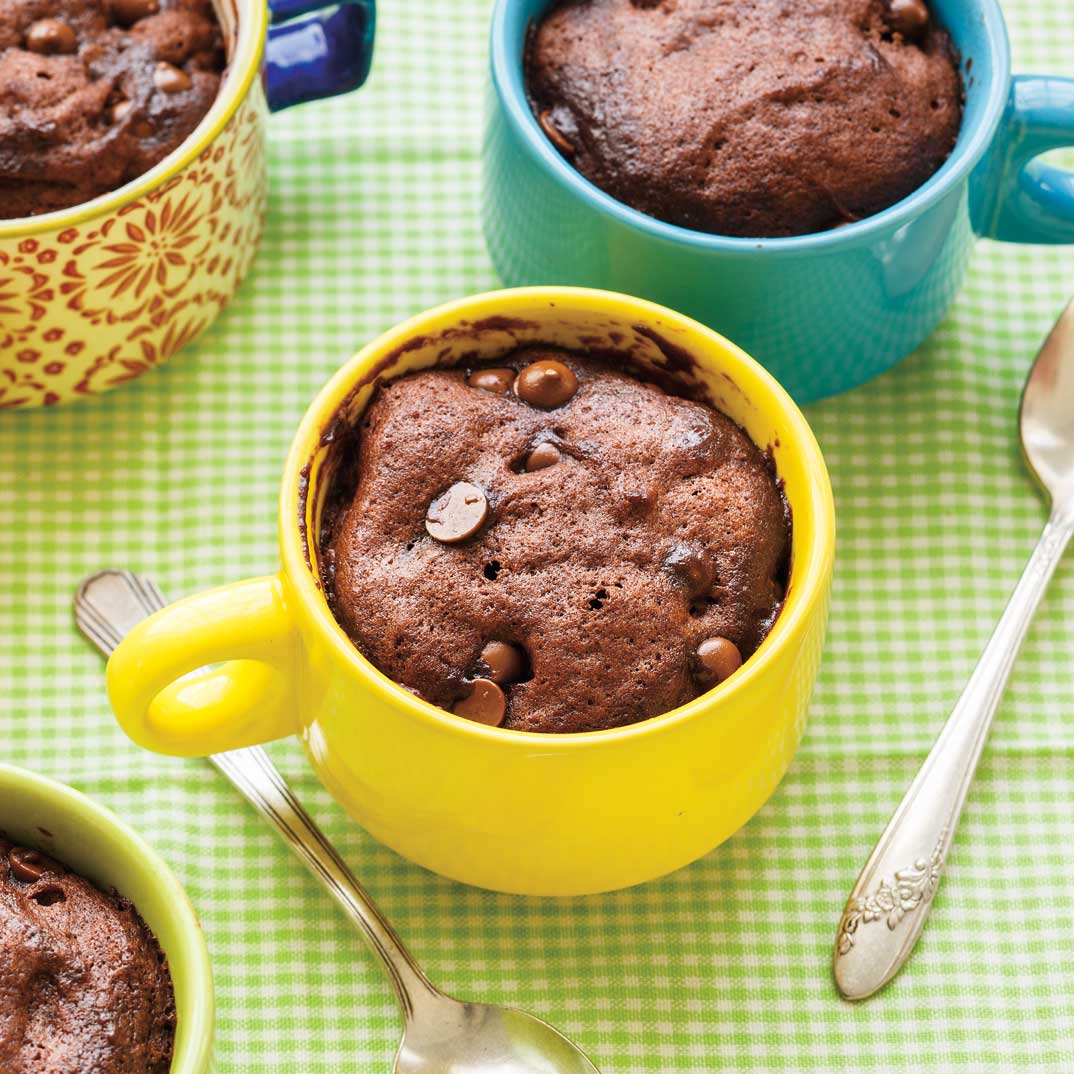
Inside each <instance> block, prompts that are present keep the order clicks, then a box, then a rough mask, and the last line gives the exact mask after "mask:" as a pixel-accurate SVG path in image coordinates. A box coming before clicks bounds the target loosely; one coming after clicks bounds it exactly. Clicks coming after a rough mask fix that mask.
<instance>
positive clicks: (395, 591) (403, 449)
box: [321, 347, 790, 732]
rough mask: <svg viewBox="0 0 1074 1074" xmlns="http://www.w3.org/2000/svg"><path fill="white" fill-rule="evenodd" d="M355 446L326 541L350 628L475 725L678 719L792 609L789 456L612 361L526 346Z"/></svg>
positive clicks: (538, 727) (384, 663)
mask: <svg viewBox="0 0 1074 1074" xmlns="http://www.w3.org/2000/svg"><path fill="white" fill-rule="evenodd" d="M351 439H352V441H353V445H354V446H353V448H352V449H351V450H350V452H349V454H348V457H347V461H346V462H345V463H344V464H343V465H342V466H341V469H340V472H339V473H337V474H336V477H335V482H336V493H335V498H336V501H337V506H336V508H335V509H334V510H333V511H330V512H328V516H327V521H326V523H325V528H324V532H323V534H322V540H321V548H322V570H323V574H324V579H325V588H326V592H327V593H328V596H329V599H330V603H331V605H332V608H333V611H334V613H335V615H336V617H337V618H338V620H339V622H340V624H341V625H342V626H343V628H344V630H345V631H346V632H347V634H348V635H349V636H350V638H351V639H352V641H353V642H354V644H355V645H356V646H357V648H358V649H359V650H360V651H361V652H362V653H363V654H364V655H365V656H366V657H367V658H368V659H369V660H370V661H371V662H372V663H373V664H374V665H376V666H377V667H378V668H379V669H380V670H381V671H383V672H384V673H385V674H386V675H388V676H390V677H391V678H393V679H395V680H396V681H397V682H399V683H401V684H402V685H404V686H406V687H407V688H409V689H410V690H412V691H413V692H415V693H417V694H419V695H420V696H421V697H423V698H425V699H426V700H428V701H430V702H432V703H433V704H435V705H438V706H440V707H442V708H445V709H448V710H449V711H455V712H456V713H458V714H459V715H462V716H465V717H468V718H470V719H477V720H479V721H481V722H484V723H489V724H498V725H501V726H504V727H507V728H514V729H517V730H525V731H542V732H573V731H592V730H599V729H604V728H610V727H616V726H621V725H624V724H630V723H634V722H636V721H639V720H644V719H647V718H649V717H652V716H657V715H659V714H661V713H663V712H666V711H668V710H670V709H673V708H675V707H676V706H678V705H680V704H683V703H684V702H686V701H689V700H690V699H692V698H694V697H696V696H698V695H699V694H700V693H703V692H704V691H705V690H707V689H709V688H710V687H711V686H713V685H715V684H716V683H717V682H719V681H721V680H722V679H723V678H726V677H727V676H728V675H730V674H733V672H734V670H735V669H736V668H737V666H738V664H739V663H741V661H742V659H746V658H748V657H749V656H750V654H752V653H753V652H754V650H755V649H756V648H757V646H758V645H759V644H760V642H761V641H762V640H763V639H764V637H765V636H766V634H767V633H768V631H769V629H770V628H771V625H772V623H773V622H774V620H775V618H776V616H777V615H778V613H779V610H780V608H781V607H782V601H783V583H784V578H785V572H786V569H787V562H788V555H789V546H790V519H789V515H788V511H787V507H786V504H785V501H784V499H783V496H782V493H781V491H780V489H779V487H778V485H777V481H776V479H775V476H774V473H773V469H772V465H771V462H770V460H769V458H768V457H767V456H766V455H765V454H764V453H762V452H761V451H760V450H759V449H758V448H757V446H756V445H755V444H753V442H752V441H751V440H750V439H749V438H748V436H747V435H746V434H745V433H744V432H743V431H742V430H741V429H740V428H739V427H738V426H737V425H735V424H734V423H733V422H732V421H731V420H730V419H729V418H727V417H726V416H724V415H723V414H721V413H719V412H717V411H716V410H714V409H712V408H711V407H709V406H706V405H703V404H701V403H699V402H694V401H692V400H689V399H685V398H681V397H678V396H674V395H669V394H666V393H665V392H664V391H663V390H662V389H661V388H660V387H658V386H656V385H655V384H652V383H648V382H645V381H642V380H639V379H637V378H636V377H634V376H631V375H628V374H626V373H624V372H622V371H620V370H619V369H617V368H614V367H613V366H612V365H610V364H607V363H606V362H605V361H603V360H600V359H597V358H594V357H590V356H585V355H579V354H574V353H569V352H565V351H561V350H556V349H553V348H549V347H526V348H523V349H520V350H517V351H515V352H513V353H511V354H509V355H507V356H505V357H503V358H501V359H499V360H498V361H497V362H495V363H494V364H493V365H492V366H490V367H484V368H480V369H474V370H451V369H434V370H428V371H424V372H417V373H411V374H408V375H405V376H402V377H400V378H398V379H396V380H393V381H390V382H388V383H386V384H384V385H382V386H381V387H380V388H379V389H378V392H377V394H376V395H375V397H374V398H373V400H372V401H371V403H370V404H369V406H368V407H367V409H366V411H365V413H364V415H363V416H362V419H361V422H360V425H359V426H358V427H357V429H355V430H354V433H353V435H352V438H351ZM706 643H708V644H706Z"/></svg>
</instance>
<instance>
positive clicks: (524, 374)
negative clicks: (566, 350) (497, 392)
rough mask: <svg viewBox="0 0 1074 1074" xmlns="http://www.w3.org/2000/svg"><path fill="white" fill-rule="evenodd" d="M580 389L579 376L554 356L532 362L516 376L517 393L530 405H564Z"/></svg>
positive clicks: (546, 406)
mask: <svg viewBox="0 0 1074 1074" xmlns="http://www.w3.org/2000/svg"><path fill="white" fill-rule="evenodd" d="M576 391H578V378H577V377H576V376H575V375H574V372H573V371H572V370H571V368H570V367H569V366H567V365H564V364H563V363H562V362H557V361H556V360H555V359H554V358H545V359H542V360H541V361H539V362H532V363H530V365H528V366H526V368H525V369H523V370H522V371H521V372H520V373H519V374H518V376H517V377H515V395H517V396H518V397H519V399H521V400H522V401H523V402H526V403H529V404H530V406H535V407H539V408H540V409H541V410H552V409H554V408H555V407H557V406H563V404H564V403H566V402H568V401H569V400H570V399H572V398H573V397H574V393H575V392H576Z"/></svg>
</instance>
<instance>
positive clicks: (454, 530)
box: [425, 481, 489, 544]
mask: <svg viewBox="0 0 1074 1074" xmlns="http://www.w3.org/2000/svg"><path fill="white" fill-rule="evenodd" d="M488 513H489V502H488V500H487V499H486V498H485V494H484V492H482V490H481V489H480V488H478V487H477V485H472V484H471V483H470V482H469V481H457V482H456V483H455V484H454V485H452V486H451V488H449V489H448V490H447V492H442V493H441V494H440V495H439V496H437V498H436V499H435V500H433V502H432V503H431V504H429V510H428V511H427V512H426V514H425V528H426V530H428V531H429V536H430V537H435V538H436V539H437V540H438V541H443V542H444V543H445V544H454V543H455V542H456V541H465V540H466V538H467V537H470V536H472V535H473V534H475V533H476V532H477V531H478V530H479V529H480V528H481V526H482V524H483V523H484V521H485V518H486V517H487V516H488Z"/></svg>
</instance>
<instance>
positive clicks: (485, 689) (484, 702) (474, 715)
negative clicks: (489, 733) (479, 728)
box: [451, 679, 507, 727]
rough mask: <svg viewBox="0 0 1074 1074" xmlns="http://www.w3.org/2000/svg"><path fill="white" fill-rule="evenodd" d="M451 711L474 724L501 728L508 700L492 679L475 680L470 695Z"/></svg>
mask: <svg viewBox="0 0 1074 1074" xmlns="http://www.w3.org/2000/svg"><path fill="white" fill-rule="evenodd" d="M451 711H452V712H454V713H455V715H456V716H462V717H463V718H464V719H466V720H473V721H474V723H483V724H486V725H487V726H489V727H499V726H500V724H501V723H503V718H504V715H505V714H506V712H507V698H506V697H504V695H503V691H502V690H501V689H500V688H499V687H498V686H497V685H496V684H495V683H494V682H493V681H492V680H491V679H475V680H474V681H473V683H472V684H471V687H470V693H469V694H468V695H467V696H466V697H464V698H463V699H462V700H461V701H456V702H455V706H454V708H453V709H452V710H451Z"/></svg>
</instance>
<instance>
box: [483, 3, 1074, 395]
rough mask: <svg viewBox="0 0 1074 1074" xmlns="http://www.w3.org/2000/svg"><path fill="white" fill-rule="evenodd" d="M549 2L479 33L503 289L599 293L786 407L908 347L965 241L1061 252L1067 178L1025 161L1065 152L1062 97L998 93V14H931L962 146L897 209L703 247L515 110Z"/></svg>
mask: <svg viewBox="0 0 1074 1074" xmlns="http://www.w3.org/2000/svg"><path fill="white" fill-rule="evenodd" d="M548 6H549V3H548V0H499V2H498V4H497V6H496V10H495V14H494V16H493V25H492V42H491V68H492V69H491V82H490V89H489V94H488V106H487V111H488V124H487V131H486V139H485V146H484V195H483V216H484V227H485V237H486V241H487V243H488V248H489V253H490V254H491V256H492V260H493V262H494V263H495V265H496V268H497V270H498V271H499V274H500V276H501V277H502V279H503V280H504V282H505V283H507V284H509V285H518V284H540V283H569V284H581V285H587V286H593V287H609V288H613V289H615V290H620V291H626V292H629V293H631V294H637V295H642V296H644V297H646V298H649V299H652V300H654V301H656V302H663V303H665V304H667V305H669V306H672V307H673V308H675V309H678V310H681V311H682V312H684V313H686V314H688V315H690V316H693V317H696V318H697V319H698V320H700V321H702V322H704V323H705V324H708V325H710V326H712V327H713V328H716V329H718V330H719V331H720V332H722V333H724V334H725V335H726V336H728V337H729V338H730V339H732V340H734V341H735V342H736V343H738V344H740V345H741V346H743V347H744V348H745V349H746V350H748V351H749V352H750V353H751V354H753V356H754V357H755V358H757V359H758V360H759V361H760V362H762V363H763V364H764V365H765V366H766V367H767V368H768V369H769V370H770V371H771V372H772V373H773V374H774V375H775V376H776V378H777V379H778V380H779V381H780V382H781V383H782V384H783V385H784V387H785V388H787V390H788V391H789V392H790V393H791V394H792V395H793V396H794V398H795V399H797V400H798V401H799V402H806V401H809V400H812V399H818V398H821V397H823V396H828V395H834V394H836V393H837V392H842V391H846V390H847V389H849V388H853V387H854V386H855V385H858V384H861V383H863V382H864V381H866V380H869V379H870V378H872V377H875V376H877V375H878V374H879V373H881V372H883V371H884V370H885V369H887V368H889V367H890V366H891V365H893V364H894V363H895V362H897V361H898V360H899V359H900V358H902V357H903V356H905V355H906V354H908V353H909V352H910V351H912V350H913V349H914V348H915V347H917V346H918V344H920V343H921V342H922V341H923V340H924V339H925V337H926V336H928V335H929V333H930V332H931V331H932V330H933V329H934V328H935V327H936V325H937V324H938V323H939V321H940V320H941V319H942V318H943V316H944V314H945V313H946V311H947V309H948V307H949V306H950V304H951V302H952V300H953V299H954V297H955V294H956V292H957V291H958V289H959V287H960V285H961V283H962V280H963V277H964V275H965V271H966V265H967V262H968V259H969V256H970V253H971V251H972V248H973V244H974V241H975V239H976V238H977V237H978V236H981V235H985V236H990V237H994V238H998V239H1003V240H1006V241H1010V242H1038V243H1039V242H1074V174H1072V173H1070V172H1067V171H1063V170H1061V169H1060V168H1057V167H1055V166H1051V165H1047V164H1044V163H1041V162H1039V161H1036V160H1035V159H1034V158H1036V157H1037V156H1039V155H1040V154H1042V153H1044V152H1046V151H1047V150H1049V149H1054V148H1056V147H1059V146H1069V145H1072V144H1074V80H1071V79H1066V78H1053V77H1027V76H1022V77H1018V78H1015V79H1013V81H1012V79H1011V75H1010V48H1009V44H1008V40H1007V31H1006V27H1005V25H1004V22H1003V16H1002V14H1001V12H1000V9H999V5H998V3H997V2H996V0H932V2H931V6H932V9H933V11H934V12H935V13H936V15H937V16H938V17H939V19H940V21H941V22H942V23H943V24H944V25H945V26H947V27H948V28H949V29H950V31H951V35H952V37H953V38H954V41H955V44H956V45H957V47H958V50H959V52H960V55H961V64H962V71H963V77H964V82H965V86H966V107H965V115H964V119H963V125H962V131H961V134H960V137H959V140H958V144H957V146H956V148H955V151H954V152H953V153H952V155H951V157H950V158H949V159H948V160H947V162H946V163H945V164H944V166H943V167H942V168H941V169H940V171H939V172H937V174H936V175H935V176H933V177H932V178H931V179H930V180H929V181H928V182H927V183H926V184H925V185H924V186H922V187H921V188H920V189H919V190H917V191H916V192H915V193H914V194H912V195H911V196H910V197H908V198H906V199H905V200H903V201H901V202H899V203H898V204H897V205H895V206H893V207H892V208H890V209H887V210H885V211H884V212H881V213H878V214H877V215H875V216H871V217H869V218H867V219H865V220H862V221H859V222H857V223H854V224H851V225H848V226H846V227H843V228H839V229H837V230H834V231H829V232H823V233H818V234H813V235H806V236H802V237H800V238H785V239H739V238H726V237H721V236H715V235H707V234H704V233H701V232H696V231H690V230H687V229H685V228H681V227H677V226H674V225H671V224H665V223H662V222H661V221H658V220H654V219H653V218H652V217H648V216H645V215H644V214H642V213H640V212H637V211H635V210H633V209H631V208H628V207H627V206H625V205H623V204H622V203H620V202H617V201H615V200H614V199H613V198H611V197H610V196H608V195H607V194H605V193H604V192H603V191H601V190H599V189H598V188H597V187H595V186H594V185H593V184H591V183H590V182H589V181H588V180H586V179H584V178H583V177H582V176H581V175H580V174H579V173H578V172H577V171H575V169H574V168H573V167H572V166H571V165H570V164H569V163H568V162H567V161H566V160H564V159H563V157H562V156H561V155H560V154H559V153H558V152H557V151H556V150H555V149H554V148H553V146H552V145H551V143H550V142H549V141H548V139H547V138H546V137H545V136H544V134H543V133H542V132H541V130H540V128H539V126H538V125H537V122H536V120H535V119H534V116H533V114H532V112H531V111H530V108H529V106H528V104H527V101H526V95H525V86H524V82H523V72H522V62H521V61H522V52H523V47H524V42H525V36H526V32H527V28H528V27H529V26H530V25H531V23H532V21H533V20H534V19H535V18H539V17H540V15H541V14H542V13H543V12H544V11H545V10H546V9H547V8H548Z"/></svg>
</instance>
